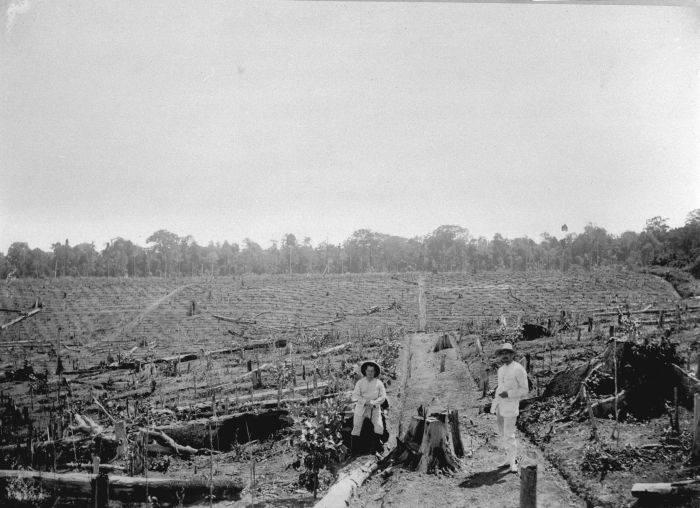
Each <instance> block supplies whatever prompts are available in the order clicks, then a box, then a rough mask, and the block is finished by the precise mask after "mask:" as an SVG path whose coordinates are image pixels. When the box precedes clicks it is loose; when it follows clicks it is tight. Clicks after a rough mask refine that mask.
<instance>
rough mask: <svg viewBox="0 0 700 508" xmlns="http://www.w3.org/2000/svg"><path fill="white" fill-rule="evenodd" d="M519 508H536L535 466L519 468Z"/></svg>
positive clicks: (528, 465) (529, 465)
mask: <svg viewBox="0 0 700 508" xmlns="http://www.w3.org/2000/svg"><path fill="white" fill-rule="evenodd" d="M520 508H537V464H527V465H524V466H521V467H520Z"/></svg>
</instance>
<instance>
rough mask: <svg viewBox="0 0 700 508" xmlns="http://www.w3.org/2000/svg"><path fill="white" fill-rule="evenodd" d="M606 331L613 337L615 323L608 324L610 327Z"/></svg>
mask: <svg viewBox="0 0 700 508" xmlns="http://www.w3.org/2000/svg"><path fill="white" fill-rule="evenodd" d="M608 331H609V332H610V336H611V337H614V336H615V325H610V328H609V330H608Z"/></svg>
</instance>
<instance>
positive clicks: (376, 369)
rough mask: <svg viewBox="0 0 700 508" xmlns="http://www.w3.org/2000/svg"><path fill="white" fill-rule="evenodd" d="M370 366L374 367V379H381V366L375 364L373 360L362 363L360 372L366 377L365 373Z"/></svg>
mask: <svg viewBox="0 0 700 508" xmlns="http://www.w3.org/2000/svg"><path fill="white" fill-rule="evenodd" d="M369 365H371V366H372V367H374V377H379V373H380V372H381V371H382V369H381V368H380V367H379V364H378V363H377V362H373V361H372V360H367V361H366V362H362V365H360V372H362V375H363V376H364V375H365V372H366V371H367V367H368V366H369Z"/></svg>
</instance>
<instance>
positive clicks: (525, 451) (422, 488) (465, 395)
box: [352, 334, 585, 507]
mask: <svg viewBox="0 0 700 508" xmlns="http://www.w3.org/2000/svg"><path fill="white" fill-rule="evenodd" d="M437 337H438V334H416V335H412V336H408V337H407V338H406V345H405V347H404V348H403V351H402V354H401V362H402V363H401V376H402V378H401V381H400V382H398V383H394V384H393V385H392V387H391V388H390V390H389V392H390V400H391V401H392V402H393V408H394V409H392V413H391V415H392V416H391V418H390V426H391V431H392V435H394V434H395V433H396V430H397V429H398V422H399V420H403V423H404V425H403V426H404V428H405V427H406V426H407V423H408V421H409V420H410V418H411V417H412V416H413V415H414V414H416V410H417V408H418V406H420V405H421V404H422V405H424V406H426V405H427V406H428V408H429V411H434V410H437V409H444V408H450V409H457V410H459V414H460V423H461V429H462V440H463V443H464V446H465V449H466V454H467V457H465V458H464V470H463V471H461V472H458V473H457V474H455V475H454V476H442V475H441V476H436V475H427V474H420V473H416V472H411V471H407V470H405V469H402V468H396V469H395V470H394V473H393V475H391V476H390V477H389V478H388V479H386V480H385V479H382V477H381V475H375V476H374V477H373V478H371V479H370V480H368V482H366V483H365V484H364V485H363V486H362V487H361V488H360V489H358V492H357V495H356V496H355V497H354V498H353V501H352V506H355V507H365V506H402V507H403V506H469V507H477V506H484V507H514V506H518V504H519V496H520V479H519V477H518V476H517V475H515V474H511V473H508V472H503V471H498V470H497V467H498V465H499V463H502V462H503V456H502V454H501V452H500V451H499V450H498V449H497V448H496V446H495V444H496V442H497V439H496V434H495V431H494V424H495V417H494V416H492V415H485V414H481V415H479V414H477V413H478V410H477V406H478V405H479V403H482V402H483V401H480V400H478V397H479V396H480V394H479V393H478V390H477V388H476V385H475V384H474V381H473V379H472V377H471V375H470V373H469V369H468V368H467V366H466V364H465V363H463V362H462V361H461V360H460V359H459V358H458V356H457V351H456V350H455V349H447V350H444V352H445V353H446V354H447V360H446V363H445V372H443V373H440V369H439V362H440V355H441V354H442V352H441V353H432V346H433V344H434V342H435V340H436V339H437ZM408 351H410V352H411V353H412V356H411V362H410V364H411V367H410V376H409V377H408V379H406V365H407V362H406V360H407V357H408V354H410V353H408ZM402 407H403V411H402ZM391 444H393V443H391ZM519 445H520V454H521V455H527V456H529V457H531V458H533V459H534V460H536V461H537V463H538V465H539V471H538V485H537V496H538V506H541V507H562V506H585V503H583V501H581V500H580V499H579V498H577V497H576V496H575V495H574V494H573V493H572V492H571V490H570V489H569V487H568V485H567V484H566V481H565V480H564V479H563V478H562V477H561V476H560V475H559V474H558V473H557V472H556V470H555V469H554V468H553V467H552V466H551V465H550V464H549V463H548V462H547V461H546V460H545V459H544V457H543V456H542V454H541V452H540V451H539V449H537V448H536V447H534V446H533V445H532V444H530V443H529V442H528V441H527V440H526V439H525V438H524V436H522V435H519Z"/></svg>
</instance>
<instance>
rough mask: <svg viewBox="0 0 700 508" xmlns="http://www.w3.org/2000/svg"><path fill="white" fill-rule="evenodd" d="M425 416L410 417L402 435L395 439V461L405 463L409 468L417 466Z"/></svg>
mask: <svg viewBox="0 0 700 508" xmlns="http://www.w3.org/2000/svg"><path fill="white" fill-rule="evenodd" d="M424 425H425V418H424V417H422V416H420V415H415V416H414V417H413V418H411V421H410V422H409V424H408V429H407V430H406V433H405V434H404V435H403V437H400V438H398V439H397V440H396V441H397V443H396V459H395V461H396V462H397V463H401V464H405V465H406V466H408V467H409V468H411V469H414V468H415V467H417V466H418V462H419V461H420V457H421V455H420V445H421V441H422V439H423V429H424Z"/></svg>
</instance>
